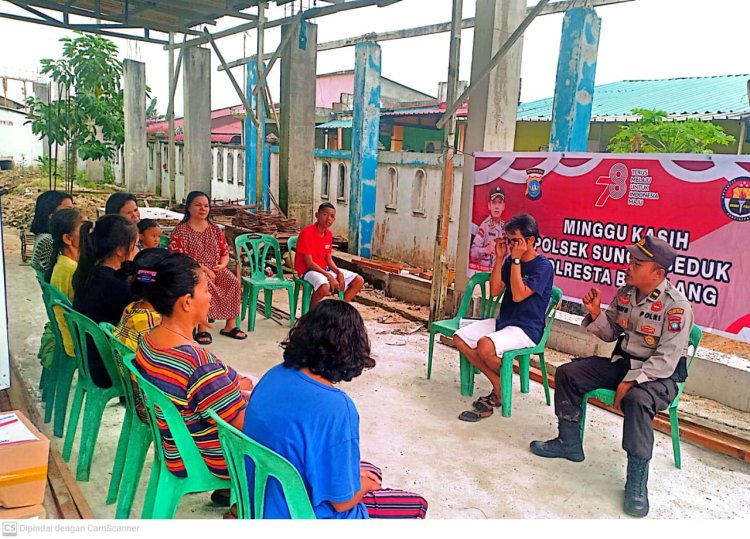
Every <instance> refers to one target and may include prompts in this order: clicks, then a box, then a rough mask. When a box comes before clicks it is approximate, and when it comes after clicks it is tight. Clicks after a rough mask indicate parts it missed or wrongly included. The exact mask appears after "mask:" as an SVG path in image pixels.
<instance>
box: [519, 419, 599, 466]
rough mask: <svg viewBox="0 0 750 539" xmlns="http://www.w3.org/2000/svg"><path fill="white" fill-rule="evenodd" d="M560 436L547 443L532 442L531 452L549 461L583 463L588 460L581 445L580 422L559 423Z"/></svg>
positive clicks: (562, 420) (561, 420)
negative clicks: (564, 460) (561, 460)
mask: <svg viewBox="0 0 750 539" xmlns="http://www.w3.org/2000/svg"><path fill="white" fill-rule="evenodd" d="M558 429H559V431H560V434H559V435H558V437H557V438H555V439H554V440H549V441H547V442H541V441H535V442H531V452H532V453H534V454H535V455H537V456H540V457H546V458H549V459H557V458H563V459H568V460H572V461H573V462H582V461H583V459H584V458H586V457H585V456H584V454H583V444H582V443H581V423H580V422H578V421H566V420H564V419H560V420H559V421H558Z"/></svg>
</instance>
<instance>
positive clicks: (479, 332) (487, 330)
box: [456, 318, 536, 357]
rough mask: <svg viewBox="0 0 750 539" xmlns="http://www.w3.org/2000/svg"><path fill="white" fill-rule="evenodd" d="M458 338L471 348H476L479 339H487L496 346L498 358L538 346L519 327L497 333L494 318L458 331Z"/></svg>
mask: <svg viewBox="0 0 750 539" xmlns="http://www.w3.org/2000/svg"><path fill="white" fill-rule="evenodd" d="M456 336H457V337H461V340H462V341H464V342H465V343H466V344H468V345H469V347H470V348H476V347H477V343H478V342H479V339H481V338H482V337H487V338H489V339H490V340H491V341H492V343H493V344H494V345H495V354H496V355H497V356H498V357H502V356H503V354H504V353H505V352H507V351H508V350H518V349H519V348H530V347H532V346H535V345H536V343H535V342H532V340H531V339H529V336H528V335H526V333H525V332H524V331H523V330H522V329H521V328H519V327H518V326H508V327H506V328H503V329H501V330H500V331H495V319H494V318H488V319H487V320H479V321H478V322H474V323H473V324H469V325H468V326H465V327H463V328H461V329H459V330H458V331H456Z"/></svg>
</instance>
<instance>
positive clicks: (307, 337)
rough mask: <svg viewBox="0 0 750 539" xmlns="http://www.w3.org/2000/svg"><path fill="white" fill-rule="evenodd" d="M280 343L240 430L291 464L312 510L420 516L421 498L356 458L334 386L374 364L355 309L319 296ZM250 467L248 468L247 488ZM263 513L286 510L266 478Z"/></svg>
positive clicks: (351, 408)
mask: <svg viewBox="0 0 750 539" xmlns="http://www.w3.org/2000/svg"><path fill="white" fill-rule="evenodd" d="M282 346H283V347H284V363H282V364H280V365H277V366H275V367H273V368H272V369H271V370H269V371H268V372H267V373H266V374H265V376H263V378H262V379H261V380H260V382H258V384H257V386H256V387H255V389H254V390H253V397H252V399H250V403H249V405H248V411H247V414H246V415H245V425H244V429H243V430H244V432H245V434H247V435H248V436H249V437H250V438H252V439H253V440H255V441H257V442H258V443H260V444H262V445H264V446H266V447H268V448H270V449H271V450H273V451H275V452H276V453H278V454H280V455H281V456H283V457H284V458H286V459H287V460H289V462H291V463H292V464H293V465H294V467H295V468H296V469H297V471H298V472H299V473H300V475H301V476H302V481H303V482H304V484H305V487H306V489H307V493H308V495H309V497H310V503H311V504H312V506H313V510H314V511H315V515H316V516H317V517H318V518H321V519H323V518H326V519H361V518H424V517H425V514H426V512H427V501H425V499H424V498H422V497H421V496H419V495H417V494H412V493H409V492H404V491H401V490H390V489H381V481H382V472H381V470H380V469H379V468H377V467H376V466H373V465H372V464H369V463H366V462H361V461H360V453H359V414H358V413H357V408H356V406H355V405H354V402H352V400H351V399H350V398H349V396H348V395H347V394H346V393H344V392H343V391H342V390H341V389H339V388H337V387H336V385H337V384H338V383H339V382H349V381H351V380H352V379H353V378H356V377H357V376H359V375H360V374H362V371H363V370H364V369H371V368H372V367H374V366H375V360H374V359H373V358H372V357H371V356H370V342H369V340H368V338H367V330H366V329H365V325H364V322H363V321H362V317H361V316H360V315H359V313H358V312H357V310H356V309H355V308H354V307H352V306H351V305H349V304H348V303H345V302H343V301H323V302H321V303H320V304H318V305H317V306H316V307H314V308H313V309H311V310H310V312H308V313H307V314H306V315H305V316H303V317H302V318H300V320H299V321H298V322H297V324H296V325H295V326H294V327H293V328H292V330H291V331H290V332H289V338H288V339H287V340H286V341H284V342H283V343H282ZM253 473H254V472H253V471H252V470H250V471H249V472H248V481H249V483H250V485H251V488H250V491H251V492H252V490H253V489H252V485H253ZM265 518H289V510H288V508H287V505H286V502H285V500H284V495H283V493H282V491H281V488H280V486H279V484H278V483H276V482H275V481H273V480H272V481H270V482H269V484H268V490H267V491H266V500H265Z"/></svg>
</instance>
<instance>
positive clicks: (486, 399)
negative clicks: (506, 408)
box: [471, 393, 502, 410]
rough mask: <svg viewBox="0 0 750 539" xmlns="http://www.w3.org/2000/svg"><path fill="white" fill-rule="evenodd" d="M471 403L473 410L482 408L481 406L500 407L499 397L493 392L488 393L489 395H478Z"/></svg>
mask: <svg viewBox="0 0 750 539" xmlns="http://www.w3.org/2000/svg"><path fill="white" fill-rule="evenodd" d="M471 405H472V406H473V407H474V409H475V410H482V409H483V407H486V406H492V407H493V408H500V406H502V401H501V400H500V398H499V397H497V396H496V395H495V393H490V394H489V395H485V396H483V397H479V398H478V399H477V400H475V401H474V402H473V403H472V404H471Z"/></svg>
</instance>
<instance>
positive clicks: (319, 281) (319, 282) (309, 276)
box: [302, 268, 357, 291]
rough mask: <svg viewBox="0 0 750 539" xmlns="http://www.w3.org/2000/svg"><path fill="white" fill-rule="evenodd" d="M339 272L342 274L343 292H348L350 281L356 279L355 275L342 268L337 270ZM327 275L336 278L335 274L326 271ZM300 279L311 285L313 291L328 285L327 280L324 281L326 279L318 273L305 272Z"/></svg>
mask: <svg viewBox="0 0 750 539" xmlns="http://www.w3.org/2000/svg"><path fill="white" fill-rule="evenodd" d="M339 271H340V272H341V273H343V274H344V290H348V289H349V287H350V286H351V284H352V281H353V280H354V279H356V278H357V274H356V273H354V272H353V271H349V270H345V269H342V268H339ZM328 273H330V274H331V275H333V277H334V278H336V273H335V272H333V271H331V270H328ZM302 278H303V279H304V280H305V281H307V282H308V283H310V284H311V285H313V290H315V291H317V290H318V288H320V287H321V286H323V285H324V284H328V279H326V277H325V276H324V275H323V274H322V273H318V272H317V271H306V272H305V275H304V276H303V277H302Z"/></svg>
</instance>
